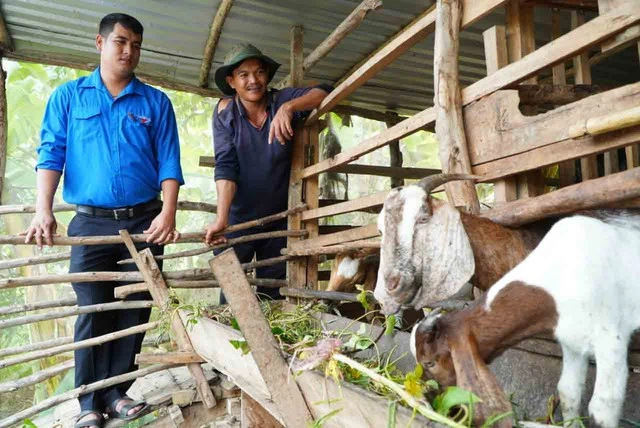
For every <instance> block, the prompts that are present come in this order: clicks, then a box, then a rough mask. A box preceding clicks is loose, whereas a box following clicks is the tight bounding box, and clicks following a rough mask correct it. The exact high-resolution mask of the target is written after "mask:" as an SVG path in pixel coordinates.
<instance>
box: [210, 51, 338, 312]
mask: <svg viewBox="0 0 640 428" xmlns="http://www.w3.org/2000/svg"><path fill="white" fill-rule="evenodd" d="M279 66H280V64H278V63H276V62H275V61H273V60H272V59H271V58H269V57H267V56H265V55H263V54H262V53H261V52H260V51H259V50H258V49H257V48H256V47H255V46H252V45H250V44H241V45H238V46H236V47H234V48H233V49H231V51H230V52H229V53H228V54H227V56H226V57H225V62H224V65H223V66H222V67H220V68H218V70H216V75H215V80H216V85H217V86H218V87H219V88H220V90H221V91H222V92H223V93H224V94H225V95H228V96H227V97H225V98H223V99H221V100H220V102H219V103H218V105H217V106H216V108H215V109H214V112H213V124H212V125H213V145H214V152H215V160H216V168H215V180H216V189H217V192H218V211H217V217H216V219H215V220H214V221H213V222H212V223H211V224H210V225H209V226H208V227H207V229H206V237H205V241H206V243H207V244H209V245H213V244H217V243H220V242H224V241H225V237H219V236H216V234H217V233H218V232H220V231H221V230H223V229H224V228H225V227H227V226H228V225H233V224H238V223H243V222H245V221H249V220H255V219H257V218H260V217H264V216H268V215H270V214H275V213H278V212H281V211H284V210H286V209H287V199H288V198H287V193H288V187H289V174H290V172H291V153H292V142H291V139H292V137H293V125H292V123H293V122H295V121H298V120H300V119H302V118H303V117H304V116H305V115H306V114H307V113H308V112H309V111H311V110H312V109H314V108H315V107H317V106H318V105H319V104H320V103H321V102H322V100H323V99H324V98H325V97H326V96H327V94H328V93H329V92H330V91H331V89H332V88H331V87H330V86H329V85H319V86H317V87H314V88H285V89H282V90H280V91H278V90H271V91H269V90H268V89H267V85H268V84H269V82H270V81H271V79H272V78H273V76H274V74H275V72H276V70H277V69H278V67H279ZM283 229H286V220H282V221H279V222H275V223H272V224H269V225H266V226H261V227H256V228H252V229H249V230H245V231H242V232H237V233H234V234H228V235H227V236H226V238H231V237H236V236H240V235H248V234H254V233H260V232H268V231H273V230H283ZM285 246H286V239H285V238H274V239H269V240H262V241H254V242H250V243H247V244H241V245H236V246H235V247H234V248H235V251H236V254H237V255H238V258H239V259H240V262H241V263H247V262H250V261H251V260H252V258H253V257H254V255H255V256H256V259H257V260H263V259H267V258H272V257H277V256H279V255H280V249H282V248H284V247H285ZM256 274H257V275H256V276H257V277H258V278H274V279H284V278H285V276H286V268H285V264H284V263H280V264H277V265H273V266H268V267H264V268H259V269H258V270H257V272H256ZM258 293H260V294H266V295H268V296H269V297H272V298H279V297H280V293H279V292H278V290H273V289H268V288H263V287H258ZM222 301H224V298H223V297H222Z"/></svg>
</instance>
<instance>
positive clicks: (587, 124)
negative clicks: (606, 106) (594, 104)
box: [569, 106, 640, 138]
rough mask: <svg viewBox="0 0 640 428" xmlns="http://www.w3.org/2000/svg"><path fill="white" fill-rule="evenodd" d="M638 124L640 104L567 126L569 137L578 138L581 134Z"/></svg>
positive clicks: (601, 132) (599, 132)
mask: <svg viewBox="0 0 640 428" xmlns="http://www.w3.org/2000/svg"><path fill="white" fill-rule="evenodd" d="M636 125H640V106H639V107H633V108H630V109H627V110H624V111H621V112H618V113H612V114H608V115H605V116H600V117H592V118H589V119H586V120H585V121H583V122H580V123H576V124H574V125H571V126H570V127H569V137H570V138H579V137H582V136H583V135H600V134H604V133H606V132H612V131H617V130H619V129H624V128H629V127H631V126H636Z"/></svg>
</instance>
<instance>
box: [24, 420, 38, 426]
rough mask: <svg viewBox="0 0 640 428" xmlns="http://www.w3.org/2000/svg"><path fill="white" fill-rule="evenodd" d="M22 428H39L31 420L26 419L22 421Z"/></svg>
mask: <svg viewBox="0 0 640 428" xmlns="http://www.w3.org/2000/svg"><path fill="white" fill-rule="evenodd" d="M22 428H38V425H36V424H34V423H33V422H32V421H31V419H25V420H24V421H22Z"/></svg>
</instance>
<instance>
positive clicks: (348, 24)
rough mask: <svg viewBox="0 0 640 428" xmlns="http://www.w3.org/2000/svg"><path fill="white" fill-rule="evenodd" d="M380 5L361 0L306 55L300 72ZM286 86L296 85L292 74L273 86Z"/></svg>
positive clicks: (278, 87)
mask: <svg viewBox="0 0 640 428" xmlns="http://www.w3.org/2000/svg"><path fill="white" fill-rule="evenodd" d="M380 7H382V0H363V1H362V3H360V4H359V5H358V6H357V7H356V8H355V9H354V10H353V12H351V13H350V14H349V16H347V17H346V18H345V19H344V21H342V22H341V23H340V25H338V26H337V27H336V29H335V30H333V32H331V34H329V36H328V37H327V38H326V39H324V40H323V41H322V43H320V44H319V45H318V46H317V47H316V48H315V49H314V50H313V52H311V53H310V54H309V56H308V57H306V58H304V61H302V62H301V65H302V72H303V73H306V72H308V71H309V70H310V69H311V68H312V67H313V66H314V65H316V63H317V62H318V61H320V60H321V59H322V58H324V57H325V56H327V55H328V54H329V53H330V52H331V51H332V50H333V49H334V48H335V47H336V46H337V45H338V44H339V43H340V42H341V41H342V40H343V39H344V38H345V37H347V35H349V33H351V32H352V31H353V30H355V29H356V28H358V26H359V25H360V24H361V23H362V21H364V18H365V17H366V16H367V14H368V13H369V12H371V11H372V10H376V9H379V8H380ZM286 86H293V87H296V86H298V85H294V84H293V80H292V75H291V74H289V75H288V76H287V77H285V78H284V79H282V80H281V81H280V82H279V83H278V84H277V85H275V87H276V88H277V89H282V88H284V87H286Z"/></svg>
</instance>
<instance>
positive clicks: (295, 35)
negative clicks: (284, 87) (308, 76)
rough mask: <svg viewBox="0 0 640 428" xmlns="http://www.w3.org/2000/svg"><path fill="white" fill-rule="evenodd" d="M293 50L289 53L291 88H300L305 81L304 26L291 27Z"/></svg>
mask: <svg viewBox="0 0 640 428" xmlns="http://www.w3.org/2000/svg"><path fill="white" fill-rule="evenodd" d="M290 42H291V50H290V53H289V69H290V70H291V74H290V75H289V80H290V86H293V87H294V88H299V87H301V86H302V82H303V80H304V67H303V60H304V28H302V25H294V26H293V27H291V33H290Z"/></svg>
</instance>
